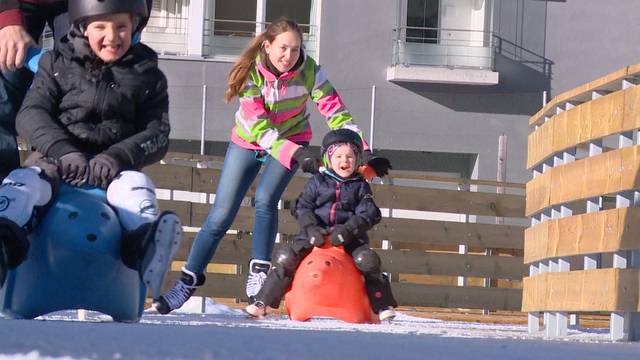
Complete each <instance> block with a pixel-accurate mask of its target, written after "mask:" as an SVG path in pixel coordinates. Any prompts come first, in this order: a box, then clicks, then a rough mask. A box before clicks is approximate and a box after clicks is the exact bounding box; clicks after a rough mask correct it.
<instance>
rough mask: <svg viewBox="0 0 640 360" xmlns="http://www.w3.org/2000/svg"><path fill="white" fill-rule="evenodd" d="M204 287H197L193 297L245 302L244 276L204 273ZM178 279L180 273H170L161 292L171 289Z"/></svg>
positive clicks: (245, 278)
mask: <svg viewBox="0 0 640 360" xmlns="http://www.w3.org/2000/svg"><path fill="white" fill-rule="evenodd" d="M205 276H206V280H205V283H204V285H202V286H200V287H198V289H197V290H196V292H195V294H194V296H211V297H222V298H232V299H233V298H238V299H242V300H243V301H247V294H246V292H245V284H246V281H247V277H246V275H230V274H213V273H206V274H205ZM179 278H180V272H175V271H171V272H169V273H167V276H166V278H165V282H164V287H163V292H164V291H167V290H169V289H171V287H172V286H173V284H174V283H175V282H176V281H177V280H178V279H179Z"/></svg>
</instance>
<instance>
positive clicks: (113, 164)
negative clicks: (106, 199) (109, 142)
mask: <svg viewBox="0 0 640 360" xmlns="http://www.w3.org/2000/svg"><path fill="white" fill-rule="evenodd" d="M89 167H90V168H91V175H89V184H91V185H93V186H97V187H101V188H103V189H106V188H107V186H109V184H111V181H112V180H113V179H115V177H116V175H118V174H119V173H120V171H121V170H122V167H121V166H120V164H119V163H118V161H117V160H116V159H114V158H113V157H111V156H109V155H106V154H98V155H96V156H94V157H93V159H91V161H89Z"/></svg>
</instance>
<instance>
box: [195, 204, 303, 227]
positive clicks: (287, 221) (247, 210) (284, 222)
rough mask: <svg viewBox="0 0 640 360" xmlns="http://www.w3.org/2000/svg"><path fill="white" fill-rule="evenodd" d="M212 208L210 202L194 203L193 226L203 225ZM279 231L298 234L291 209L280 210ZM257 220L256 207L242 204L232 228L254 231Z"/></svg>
mask: <svg viewBox="0 0 640 360" xmlns="http://www.w3.org/2000/svg"><path fill="white" fill-rule="evenodd" d="M210 209H211V205H210V204H198V203H194V204H193V206H192V214H191V224H193V226H202V224H203V222H204V220H205V219H206V217H207V214H208V213H209V210H210ZM278 219H279V220H278V231H279V232H281V233H284V234H297V233H298V224H297V223H296V222H295V220H294V219H293V216H291V212H290V211H289V210H278ZM254 222H255V209H254V208H252V207H249V206H241V207H240V210H238V214H237V215H236V217H235V219H234V221H233V224H231V229H233V230H242V231H253V224H254Z"/></svg>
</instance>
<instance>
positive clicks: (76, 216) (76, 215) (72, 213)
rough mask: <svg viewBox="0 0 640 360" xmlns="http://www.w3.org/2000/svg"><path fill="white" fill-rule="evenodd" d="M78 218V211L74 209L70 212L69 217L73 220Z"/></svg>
mask: <svg viewBox="0 0 640 360" xmlns="http://www.w3.org/2000/svg"><path fill="white" fill-rule="evenodd" d="M77 218H78V212H77V211H72V212H70V213H69V219H71V220H73V219H77Z"/></svg>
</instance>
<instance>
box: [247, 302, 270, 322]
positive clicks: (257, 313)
mask: <svg viewBox="0 0 640 360" xmlns="http://www.w3.org/2000/svg"><path fill="white" fill-rule="evenodd" d="M244 311H246V312H247V313H248V314H249V315H251V316H253V317H255V318H260V317H263V316H265V315H267V306H266V305H265V304H264V303H263V302H262V301H260V300H256V301H254V302H253V303H250V304H249V305H247V307H246V308H245V309H244Z"/></svg>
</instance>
